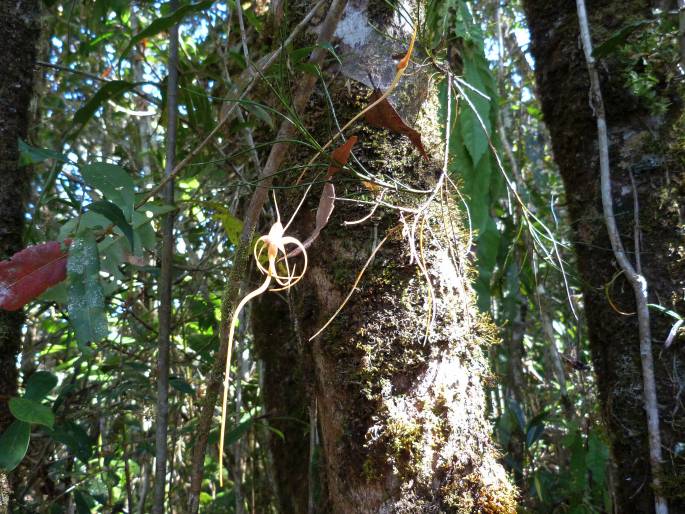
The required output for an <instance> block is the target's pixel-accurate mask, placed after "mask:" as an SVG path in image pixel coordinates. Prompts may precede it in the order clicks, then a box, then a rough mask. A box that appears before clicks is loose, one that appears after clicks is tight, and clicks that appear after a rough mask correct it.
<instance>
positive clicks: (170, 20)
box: [118, 0, 214, 65]
mask: <svg viewBox="0 0 685 514" xmlns="http://www.w3.org/2000/svg"><path fill="white" fill-rule="evenodd" d="M213 3H214V0H205V1H204V2H198V3H196V4H188V5H184V6H181V7H179V8H178V9H176V10H175V11H174V12H173V13H171V14H169V15H168V16H163V17H161V18H157V19H156V20H155V21H153V22H152V23H150V25H148V26H147V27H145V28H144V29H143V30H141V31H140V32H138V34H136V35H134V36H133V37H132V38H131V41H129V42H128V45H126V48H124V51H123V52H121V56H120V57H119V63H118V65H121V61H122V60H123V59H124V57H126V55H127V54H128V53H129V52H130V51H131V49H132V48H133V47H134V46H135V45H136V44H137V43H139V42H140V41H142V40H143V39H147V38H149V37H152V36H156V35H157V34H159V33H160V32H163V31H165V30H168V29H169V28H171V27H172V26H174V25H176V24H177V23H179V22H180V21H181V20H182V19H183V18H185V17H186V16H188V15H190V14H194V13H196V12H199V11H204V10H205V9H207V8H208V7H209V6H210V5H212V4H213Z"/></svg>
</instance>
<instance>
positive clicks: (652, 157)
mask: <svg viewBox="0 0 685 514" xmlns="http://www.w3.org/2000/svg"><path fill="white" fill-rule="evenodd" d="M524 5H525V9H526V14H527V17H528V24H529V27H530V31H531V49H532V53H533V56H534V57H535V62H536V78H537V84H538V89H539V94H540V98H541V100H542V108H543V113H544V117H545V120H546V123H547V126H548V127H549V129H550V133H551V136H552V143H553V149H554V157H555V160H556V162H557V164H558V166H559V169H560V171H561V175H562V177H563V180H564V184H565V187H566V195H567V203H568V210H569V214H570V218H571V219H570V221H571V223H572V225H573V228H574V231H575V241H574V245H575V249H576V252H577V256H578V267H579V272H580V278H581V281H582V285H583V296H584V301H585V315H586V318H587V323H588V330H589V338H590V346H591V350H592V358H593V362H594V366H595V372H596V374H597V382H598V389H599V394H600V400H601V403H602V410H603V415H604V419H605V422H606V425H607V428H608V432H609V436H610V443H611V448H612V454H613V461H614V463H615V466H616V472H617V475H616V476H617V477H618V478H617V480H616V481H615V482H616V484H615V486H616V489H617V490H616V491H615V493H616V494H615V497H616V498H617V502H618V505H617V510H618V512H645V513H649V512H653V510H654V498H653V491H652V490H651V488H650V483H651V478H650V469H649V453H648V446H647V424H646V416H645V412H644V408H643V405H644V404H643V399H642V391H643V386H642V373H641V361H640V353H639V341H638V328H637V319H636V316H634V315H632V314H628V315H626V314H621V313H619V312H618V310H620V311H622V312H623V313H631V312H634V310H635V302H634V299H633V293H632V289H631V287H630V286H629V284H628V283H627V281H626V280H625V278H624V277H623V276H620V277H616V275H615V274H616V272H617V270H618V266H617V264H616V262H615V259H614V256H613V253H612V251H611V247H610V243H609V239H608V235H607V232H606V229H605V223H604V219H603V217H602V206H601V199H600V189H599V180H600V179H599V164H598V163H599V158H598V150H597V141H596V134H597V132H596V125H595V119H594V116H593V113H592V111H591V109H590V107H589V102H588V91H589V78H588V73H587V68H586V63H585V60H584V57H583V53H582V49H581V46H580V45H579V42H578V34H579V30H578V22H577V15H576V7H575V3H574V2H562V3H559V2H556V3H555V2H547V1H544V0H527V1H526V2H524ZM588 7H589V16H590V23H591V25H592V27H591V29H592V36H593V40H594V43H595V46H597V45H598V44H600V43H601V42H603V41H605V40H606V39H607V38H608V37H609V36H611V34H613V33H614V32H616V31H618V30H619V29H621V28H622V27H625V26H626V25H627V24H629V23H631V22H635V21H637V20H642V19H649V18H650V7H651V5H650V3H649V2H645V1H632V2H618V1H608V0H605V1H601V2H600V1H594V2H590V5H589V6H588ZM641 30H643V31H644V32H643V33H640V34H638V35H637V36H636V37H635V39H634V40H633V41H637V40H638V39H639V38H644V37H652V38H656V37H657V36H656V35H655V34H658V32H657V31H660V30H663V29H662V28H661V27H659V28H656V26H655V25H650V26H648V27H647V28H643V29H641ZM648 41H650V43H648V44H650V45H651V47H652V48H654V45H655V44H656V45H657V46H658V44H659V43H655V41H657V40H656V39H654V40H649V39H648ZM664 41H667V40H666V39H664ZM630 44H638V43H635V42H633V43H630ZM677 52H678V50H677V48H676V47H675V46H674V48H673V49H670V48H668V46H667V45H665V44H664V46H663V47H662V48H661V51H660V52H659V55H660V56H661V57H659V58H655V59H651V58H650V66H652V69H651V70H650V72H651V73H653V74H655V75H656V77H657V81H658V83H657V84H656V85H655V86H654V87H652V89H651V92H650V94H643V95H642V96H640V97H638V96H635V95H634V94H633V93H631V90H630V88H629V87H628V85H627V81H628V73H629V72H633V73H634V74H637V77H638V80H639V79H642V80H645V81H646V79H645V78H644V77H643V76H641V75H640V74H641V73H643V72H644V70H642V69H639V68H635V69H633V68H632V65H631V60H630V59H629V58H628V57H627V56H625V55H622V54H621V52H620V51H618V52H617V51H614V52H613V53H612V54H610V55H609V56H608V57H607V58H605V59H602V60H601V61H600V75H601V77H600V78H601V81H602V91H603V96H604V100H605V103H606V108H607V117H608V120H607V121H608V126H609V143H610V148H609V150H610V158H611V177H612V189H613V201H614V208H615V211H616V218H617V221H618V224H619V230H620V232H621V237H622V240H623V244H624V246H625V248H626V250H627V251H628V252H629V257H630V259H631V261H632V262H633V263H634V262H635V260H636V253H635V252H634V248H635V237H634V230H635V228H636V227H635V223H634V215H635V213H634V209H633V200H634V192H635V191H636V193H637V197H638V200H639V232H640V249H641V253H640V255H639V257H640V260H641V264H642V272H643V274H644V275H645V277H646V279H647V282H648V286H649V292H650V302H651V303H654V304H660V305H661V306H663V307H666V308H668V309H672V310H674V311H676V312H679V313H681V314H682V313H683V312H684V310H685V309H684V307H685V301H684V292H685V265H684V264H685V258H684V257H683V256H684V255H685V252H684V246H683V233H682V226H683V224H682V208H683V204H682V199H683V195H684V194H685V174H684V173H683V172H684V168H683V162H685V161H684V159H683V156H684V152H683V146H682V133H683V128H684V127H683V119H682V117H681V114H682V112H681V108H682V100H681V99H680V98H679V96H678V94H677V91H676V88H677V87H678V85H677V83H676V82H677V81H675V80H673V79H672V78H671V79H670V82H669V74H672V69H673V68H674V67H675V65H676V63H677V59H678V57H677V55H678V53H677ZM671 53H672V54H673V62H669V59H670V57H669V56H670V55H671ZM629 66H631V67H629ZM671 76H672V75H671ZM681 88H682V86H681ZM679 134H680V136H679ZM678 137H680V142H679V141H678ZM631 175H632V176H633V178H634V180H635V191H634V190H633V186H632V184H631ZM614 278H615V280H613V285H611V287H609V288H607V289H606V291H605V286H607V285H608V284H612V279H614ZM610 302H611V303H613V307H612V305H611V303H610ZM651 313H652V315H651V319H652V335H653V337H654V359H655V366H656V377H657V396H658V403H659V413H660V421H661V435H662V442H663V450H664V454H665V455H664V461H665V464H664V471H663V475H664V476H663V477H662V480H661V482H662V488H663V490H662V491H660V492H661V494H662V495H663V496H665V497H666V498H667V499H668V500H669V504H670V507H671V511H672V512H683V511H685V502H684V501H683V497H682V490H683V480H684V478H683V477H685V464H684V461H683V459H682V456H679V455H680V453H681V450H680V446H681V445H682V441H684V440H685V409H683V406H682V390H683V386H682V383H683V377H684V376H685V361H684V353H683V346H682V338H681V341H680V342H679V341H678V340H677V339H676V341H675V342H674V344H673V345H672V346H671V347H670V348H668V349H666V348H665V347H664V344H663V343H664V341H665V339H666V337H667V335H668V333H669V331H670V329H671V326H672V325H673V322H674V321H675V319H674V318H672V317H669V316H667V315H665V314H663V313H660V312H658V311H656V310H652V311H651Z"/></svg>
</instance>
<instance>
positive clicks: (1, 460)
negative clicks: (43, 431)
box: [0, 419, 31, 471]
mask: <svg viewBox="0 0 685 514" xmlns="http://www.w3.org/2000/svg"><path fill="white" fill-rule="evenodd" d="M30 438H31V425H29V424H28V423H24V422H23V421H19V420H18V419H17V420H15V421H13V422H12V424H11V425H10V426H9V427H7V430H5V431H4V432H3V433H2V435H0V469H2V470H4V471H12V470H13V469H14V468H16V467H17V466H18V465H19V463H20V462H21V460H22V459H23V458H24V455H26V450H28V449H29V439H30Z"/></svg>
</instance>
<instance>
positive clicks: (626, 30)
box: [592, 20, 653, 59]
mask: <svg viewBox="0 0 685 514" xmlns="http://www.w3.org/2000/svg"><path fill="white" fill-rule="evenodd" d="M652 22H653V20H637V21H634V22H632V23H629V24H628V25H626V26H625V27H623V28H621V29H620V30H618V31H616V32H614V33H613V34H612V35H611V36H609V37H608V38H607V39H606V40H605V41H604V42H603V43H602V44H600V45H598V46H597V47H595V49H594V50H593V51H592V56H593V57H594V58H595V59H599V58H601V57H606V56H607V55H609V54H611V53H613V52H614V50H616V49H617V48H618V47H619V46H621V45H622V44H623V43H625V42H626V40H627V39H628V38H629V37H630V35H631V34H632V33H633V32H635V31H636V30H637V29H639V28H640V27H642V26H644V25H649V24H650V23H652Z"/></svg>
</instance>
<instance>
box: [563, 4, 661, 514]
mask: <svg viewBox="0 0 685 514" xmlns="http://www.w3.org/2000/svg"><path fill="white" fill-rule="evenodd" d="M576 6H577V8H578V24H579V25H580V37H581V40H582V43H583V50H584V52H585V60H586V62H587V68H588V73H589V75H590V87H591V99H592V107H593V108H594V111H595V116H596V118H597V140H598V145H599V169H600V182H601V192H602V207H603V209H604V221H605V223H606V226H607V232H608V233H609V240H610V241H611V248H612V250H613V252H614V256H615V257H616V260H617V261H618V264H619V266H620V267H621V269H622V270H623V272H624V273H625V276H626V278H627V279H628V281H629V282H630V284H631V285H632V286H633V291H634V293H635V303H636V307H637V319H638V334H639V338H640V358H641V361H642V383H643V391H644V403H645V412H646V414H647V434H648V439H649V462H650V466H651V470H652V488H653V492H654V508H655V512H656V514H668V503H667V502H666V499H665V498H664V497H663V496H661V487H660V481H661V463H662V456H661V434H660V431H659V409H658V404H657V397H656V380H655V377H654V356H653V354H652V335H651V329H650V323H649V307H648V306H647V302H648V292H647V281H646V280H645V277H643V276H642V275H641V274H640V273H639V272H638V271H636V270H635V268H634V267H633V265H632V264H631V262H630V261H629V260H628V257H627V256H626V253H625V250H624V249H623V243H622V242H621V236H620V234H619V231H618V227H617V225H616V218H615V216H614V206H613V199H612V196H611V169H610V166H609V138H608V135H607V123H606V113H605V110H604V100H603V99H602V89H601V87H600V82H599V74H598V73H597V67H596V65H595V58H594V56H593V55H592V38H591V37H590V25H589V23H588V18H587V11H586V9H585V0H576ZM636 194H637V193H636Z"/></svg>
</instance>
